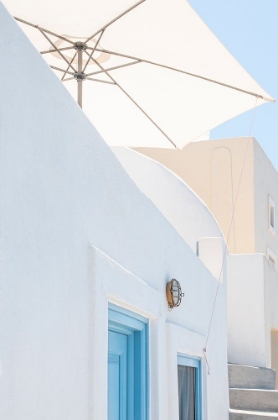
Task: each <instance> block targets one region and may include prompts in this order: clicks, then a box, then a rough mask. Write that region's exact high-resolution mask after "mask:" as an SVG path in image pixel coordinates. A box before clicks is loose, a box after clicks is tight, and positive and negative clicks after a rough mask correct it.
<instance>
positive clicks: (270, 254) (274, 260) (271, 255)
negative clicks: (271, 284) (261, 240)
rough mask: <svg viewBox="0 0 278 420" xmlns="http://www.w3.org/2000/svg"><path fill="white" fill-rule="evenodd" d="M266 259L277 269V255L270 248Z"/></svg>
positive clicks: (267, 248)
mask: <svg viewBox="0 0 278 420" xmlns="http://www.w3.org/2000/svg"><path fill="white" fill-rule="evenodd" d="M266 257H267V259H268V260H269V261H270V262H271V263H272V264H274V266H275V267H276V265H277V255H276V254H275V253H274V252H273V251H272V250H271V249H270V248H269V247H266Z"/></svg>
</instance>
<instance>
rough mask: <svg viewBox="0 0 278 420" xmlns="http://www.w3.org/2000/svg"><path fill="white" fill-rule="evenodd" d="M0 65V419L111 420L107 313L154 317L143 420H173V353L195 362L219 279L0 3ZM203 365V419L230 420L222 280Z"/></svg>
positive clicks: (175, 416)
mask: <svg viewBox="0 0 278 420" xmlns="http://www.w3.org/2000/svg"><path fill="white" fill-rule="evenodd" d="M3 41H4V42H3ZM0 54H1V59H2V60H3V63H5V65H4V66H1V67H0V78H1V80H2V81H4V82H3V83H2V85H1V97H0V118H1V129H0V305H1V317H0V358H1V364H2V376H1V377H0V418H1V419H5V420H18V419H20V420H38V419H40V420H44V419H45V420H49V419H51V420H61V419H67V420H76V419H78V420H88V419H91V420H93V419H94V420H95V419H101V420H102V419H103V420H105V418H106V390H107V375H106V368H107V367H106V363H107V304H108V301H111V302H114V303H117V304H118V305H120V306H123V307H126V308H129V309H131V310H133V311H135V312H138V313H141V314H143V315H144V316H146V317H147V318H149V322H150V349H149V351H150V420H155V419H159V420H168V419H170V418H171V419H174V420H175V419H176V420H177V418H178V414H177V409H178V408H177V407H178V405H177V398H178V397H177V376H176V375H177V368H176V363H177V358H176V356H177V352H178V351H180V352H184V353H186V354H193V355H197V356H199V357H201V358H203V353H202V349H203V346H204V343H205V336H206V333H207V330H208V323H209V319H210V314H211V310H212V304H213V301H214V296H215V292H216V288H217V281H216V279H215V278H214V277H213V276H212V275H211V273H210V272H209V271H208V270H207V268H206V267H205V266H204V265H203V264H202V262H201V261H200V260H199V258H198V257H197V256H196V255H195V254H194V252H193V251H192V250H191V248H190V246H189V245H188V244H187V243H186V242H185V241H184V239H182V237H181V236H180V235H179V234H178V233H177V232H176V230H175V229H174V228H173V227H172V226H171V224H170V223H169V222H168V221H167V220H166V219H165V217H164V216H163V215H162V214H161V212H160V211H159V210H158V209H157V208H156V207H155V206H154V205H153V203H152V202H151V201H150V200H149V199H148V198H147V197H146V196H145V195H144V194H143V193H142V192H141V191H140V190H139V189H138V187H137V186H136V185H135V184H134V182H133V181H132V180H131V179H130V177H129V176H128V175H127V173H126V171H125V170H124V169H123V167H122V166H121V165H120V163H119V162H118V160H117V159H116V158H115V156H114V154H113V153H112V152H111V150H110V149H109V147H108V146H107V145H106V144H105V142H104V141H103V140H102V139H101V138H100V136H99V134H98V133H97V132H96V130H95V129H94V127H93V126H92V125H91V123H90V122H89V121H88V120H87V119H86V117H85V116H84V114H83V112H82V111H81V110H80V109H79V107H78V106H77V104H76V103H75V102H74V101H73V99H72V98H71V97H70V95H69V93H68V92H67V91H66V90H65V89H64V87H63V86H62V84H61V83H60V82H59V80H57V78H56V76H55V75H54V74H53V73H52V72H51V70H50V69H49V68H48V67H47V65H46V64H45V62H44V61H43V59H42V58H41V57H40V56H39V54H38V53H37V52H36V51H35V50H34V48H33V47H32V46H31V45H30V43H29V41H27V39H26V38H25V36H23V34H22V32H21V31H20V30H19V29H18V27H17V25H16V23H15V22H14V21H13V19H12V18H11V17H10V16H9V15H8V13H7V12H6V10H5V9H4V8H3V6H2V5H1V4H0ZM172 277H175V278H177V279H178V280H179V281H180V283H181V286H182V289H183V291H184V292H185V297H184V300H183V302H182V305H181V306H180V307H179V308H177V309H176V310H173V311H171V312H169V311H168V307H167V303H166V298H165V285H166V282H167V281H169V280H170V279H171V278H172ZM207 357H208V360H209V363H210V370H211V375H210V376H209V377H207V375H206V368H205V363H204V360H203V359H202V362H203V363H202V365H203V408H204V420H206V419H209V420H215V419H223V420H225V419H228V380H227V365H226V363H227V360H226V281H224V282H223V284H221V285H220V289H219V295H218V300H217V306H216V312H215V315H214V321H213V325H212V330H211V339H210V341H209V345H208V352H207Z"/></svg>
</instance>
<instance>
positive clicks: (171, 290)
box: [166, 279, 184, 309]
mask: <svg viewBox="0 0 278 420" xmlns="http://www.w3.org/2000/svg"><path fill="white" fill-rule="evenodd" d="M166 296H167V301H168V306H169V308H170V309H173V308H174V307H176V306H180V304H181V300H182V298H183V297H184V293H182V290H181V285H180V283H179V282H178V280H176V279H172V280H171V281H169V282H168V283H167V285H166Z"/></svg>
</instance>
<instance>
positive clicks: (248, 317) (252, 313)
mask: <svg viewBox="0 0 278 420" xmlns="http://www.w3.org/2000/svg"><path fill="white" fill-rule="evenodd" d="M227 267H228V268H227V272H228V280H227V281H228V361H229V362H230V363H239V364H248V365H253V366H261V367H269V368H270V367H271V366H272V364H271V329H272V328H275V329H278V306H277V300H278V275H277V272H276V269H275V267H274V266H273V264H272V263H271V262H269V261H268V260H267V259H266V257H265V256H264V255H263V254H254V255H230V256H229V257H228V263H227ZM277 357H278V355H277ZM275 359H276V358H275Z"/></svg>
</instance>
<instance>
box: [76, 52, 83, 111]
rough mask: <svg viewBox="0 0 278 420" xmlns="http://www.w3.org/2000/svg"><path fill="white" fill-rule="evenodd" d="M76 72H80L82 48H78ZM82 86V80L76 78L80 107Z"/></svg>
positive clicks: (80, 104)
mask: <svg viewBox="0 0 278 420" xmlns="http://www.w3.org/2000/svg"><path fill="white" fill-rule="evenodd" d="M77 54H78V73H81V72H82V60H83V50H81V49H80V50H78V53H77ZM82 88H83V80H82V79H77V102H78V105H79V106H80V108H82Z"/></svg>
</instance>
